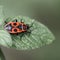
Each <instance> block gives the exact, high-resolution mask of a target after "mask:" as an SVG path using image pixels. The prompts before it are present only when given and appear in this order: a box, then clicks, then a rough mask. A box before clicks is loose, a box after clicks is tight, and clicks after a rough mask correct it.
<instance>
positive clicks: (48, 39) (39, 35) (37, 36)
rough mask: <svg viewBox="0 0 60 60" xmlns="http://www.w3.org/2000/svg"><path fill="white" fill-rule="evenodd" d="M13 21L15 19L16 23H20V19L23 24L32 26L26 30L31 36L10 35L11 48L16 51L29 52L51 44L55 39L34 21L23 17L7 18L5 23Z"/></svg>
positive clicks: (48, 31)
mask: <svg viewBox="0 0 60 60" xmlns="http://www.w3.org/2000/svg"><path fill="white" fill-rule="evenodd" d="M14 19H17V20H18V22H20V21H21V19H22V21H23V22H24V23H25V24H28V25H29V26H31V25H32V27H31V28H30V29H29V30H28V31H30V30H32V32H31V34H29V33H20V34H19V35H11V38H12V42H13V45H12V46H11V48H16V49H18V50H30V49H35V48H40V47H42V46H45V45H47V44H50V43H52V41H53V40H55V37H54V35H53V34H52V33H51V31H50V30H49V29H48V28H47V27H46V26H45V25H43V24H42V23H40V22H38V21H36V20H34V19H30V18H29V17H23V16H17V17H10V18H7V19H6V22H10V21H13V20H14ZM6 35H7V34H6ZM22 35H23V36H22ZM21 36H22V37H21ZM4 41H5V40H4ZM9 41H10V40H9Z"/></svg>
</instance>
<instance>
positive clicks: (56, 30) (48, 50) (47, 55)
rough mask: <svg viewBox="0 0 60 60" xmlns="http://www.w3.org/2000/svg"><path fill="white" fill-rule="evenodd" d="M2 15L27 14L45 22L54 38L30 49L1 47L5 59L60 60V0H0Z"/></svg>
mask: <svg viewBox="0 0 60 60" xmlns="http://www.w3.org/2000/svg"><path fill="white" fill-rule="evenodd" d="M0 5H3V6H4V15H5V17H8V16H18V15H23V16H28V17H31V18H33V19H36V20H38V21H40V22H42V23H43V24H45V25H46V26H47V27H48V28H49V29H50V30H51V31H52V32H53V34H54V35H55V37H56V40H55V41H54V42H53V43H52V44H50V45H48V46H44V47H41V48H39V49H36V50H32V51H17V50H15V49H8V48H3V47H2V50H3V52H4V55H5V57H6V60H60V0H0Z"/></svg>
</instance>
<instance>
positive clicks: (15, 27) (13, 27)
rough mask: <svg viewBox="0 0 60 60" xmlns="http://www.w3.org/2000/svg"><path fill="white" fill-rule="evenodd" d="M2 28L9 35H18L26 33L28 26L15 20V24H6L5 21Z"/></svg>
mask: <svg viewBox="0 0 60 60" xmlns="http://www.w3.org/2000/svg"><path fill="white" fill-rule="evenodd" d="M5 23H6V24H5V26H4V28H5V29H6V30H7V31H8V32H9V33H11V34H18V33H22V32H26V31H27V30H28V29H29V26H28V24H24V22H22V21H21V22H18V21H17V19H15V22H8V23H7V22H6V21H5Z"/></svg>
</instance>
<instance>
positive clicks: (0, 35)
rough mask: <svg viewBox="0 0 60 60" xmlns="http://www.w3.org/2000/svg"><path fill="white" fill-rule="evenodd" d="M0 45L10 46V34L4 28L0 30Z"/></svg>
mask: <svg viewBox="0 0 60 60" xmlns="http://www.w3.org/2000/svg"><path fill="white" fill-rule="evenodd" d="M0 45H3V46H5V47H11V46H12V39H11V36H10V34H9V33H8V32H7V31H6V30H0Z"/></svg>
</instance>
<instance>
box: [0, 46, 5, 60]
mask: <svg viewBox="0 0 60 60" xmlns="http://www.w3.org/2000/svg"><path fill="white" fill-rule="evenodd" d="M0 60H5V56H4V54H3V52H2V49H1V47H0Z"/></svg>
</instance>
